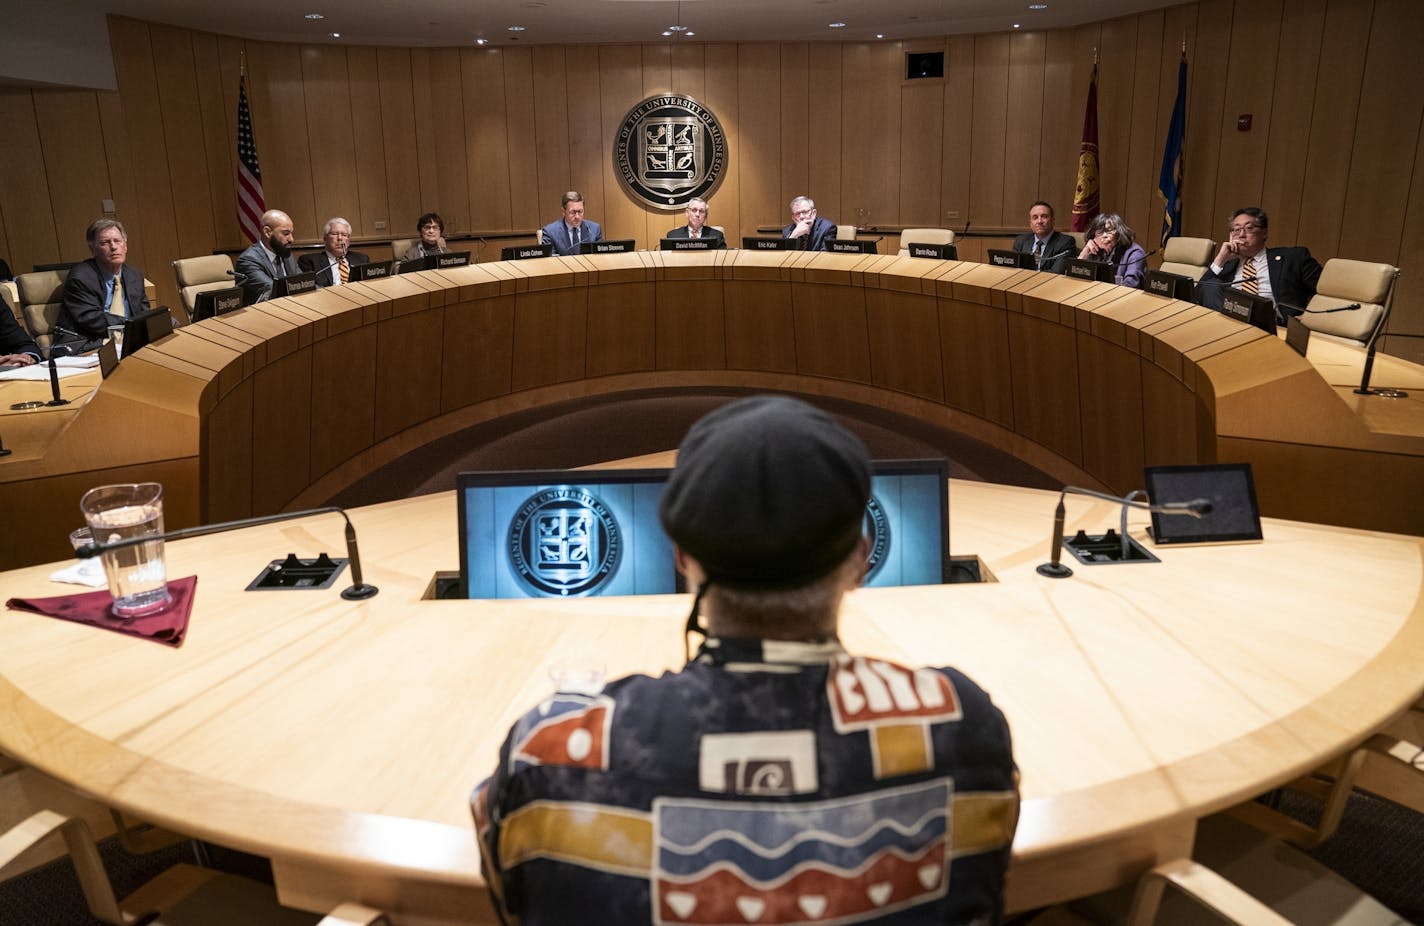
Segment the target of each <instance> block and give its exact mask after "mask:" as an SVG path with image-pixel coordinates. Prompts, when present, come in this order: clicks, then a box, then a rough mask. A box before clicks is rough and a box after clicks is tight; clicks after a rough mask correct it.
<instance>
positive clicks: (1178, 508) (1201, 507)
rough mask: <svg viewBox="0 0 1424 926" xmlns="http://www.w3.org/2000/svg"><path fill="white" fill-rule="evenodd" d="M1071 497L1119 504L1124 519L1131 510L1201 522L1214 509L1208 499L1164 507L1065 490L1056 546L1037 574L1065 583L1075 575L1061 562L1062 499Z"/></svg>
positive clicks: (1055, 517) (1055, 523)
mask: <svg viewBox="0 0 1424 926" xmlns="http://www.w3.org/2000/svg"><path fill="white" fill-rule="evenodd" d="M1134 494H1136V493H1134ZM1068 495H1087V496H1089V497H1091V498H1100V499H1102V500H1103V501H1105V502H1116V503H1117V504H1119V505H1122V506H1123V517H1124V518H1126V517H1127V509H1128V508H1137V509H1140V510H1142V511H1150V512H1152V513H1153V514H1185V515H1190V516H1191V517H1193V518H1200V517H1201V516H1202V515H1206V514H1211V509H1212V504H1211V501H1210V500H1209V499H1205V498H1194V499H1192V500H1191V501H1187V502H1164V503H1163V504H1161V505H1154V504H1151V503H1150V502H1139V501H1134V500H1133V499H1132V498H1131V497H1128V498H1122V497H1119V496H1117V495H1109V494H1108V493H1106V492H1094V491H1093V490H1092V489H1080V488H1078V487H1077V486H1064V487H1063V491H1062V492H1061V493H1060V494H1059V496H1058V507H1057V509H1055V510H1054V512H1053V544H1052V546H1051V547H1050V556H1049V560H1048V562H1046V563H1043V564H1042V565H1040V566H1039V567H1038V574H1039V575H1041V576H1048V577H1049V578H1050V579H1066V578H1068V577H1069V576H1071V575H1072V574H1073V570H1071V569H1069V568H1068V567H1067V566H1064V565H1063V564H1062V562H1061V560H1062V557H1063V517H1064V504H1063V499H1064V497H1065V496H1068ZM1124 535H1125V532H1124Z"/></svg>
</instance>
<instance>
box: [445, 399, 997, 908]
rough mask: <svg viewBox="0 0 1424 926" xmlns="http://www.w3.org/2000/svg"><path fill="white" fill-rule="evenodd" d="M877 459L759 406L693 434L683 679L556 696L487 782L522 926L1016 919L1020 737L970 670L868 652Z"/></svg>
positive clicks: (821, 416)
mask: <svg viewBox="0 0 1424 926" xmlns="http://www.w3.org/2000/svg"><path fill="white" fill-rule="evenodd" d="M869 497H870V464H869V460H868V457H867V455H866V451H865V447H864V445H862V444H861V442H860V441H859V440H858V439H857V438H856V437H855V436H854V435H852V434H851V433H850V432H848V431H846V430H845V429H843V428H842V427H841V426H840V425H839V424H837V423H836V421H835V419H833V418H832V417H831V416H829V415H827V414H826V413H824V412H822V411H819V410H817V409H815V408H813V407H811V406H809V405H807V404H805V403H803V402H800V401H797V400H794V399H788V398H783V397H777V396H758V397H754V398H750V399H744V400H741V401H737V402H733V403H731V404H729V405H725V406H723V407H722V408H720V409H718V410H716V411H714V412H712V413H711V414H709V415H707V416H706V417H705V418H703V419H702V420H701V421H699V422H697V424H695V425H694V426H693V427H692V429H691V430H690V431H689V432H688V435H687V438H686V439H685V440H684V441H683V444H682V447H681V448H680V449H679V450H678V459H677V467H676V469H674V471H673V473H672V476H671V478H670V479H669V481H668V483H667V486H666V488H665V490H664V492H663V496H662V500H661V503H660V514H661V516H662V522H663V527H664V528H665V529H666V530H667V532H668V534H669V536H670V537H671V538H672V540H673V541H674V543H675V544H676V549H677V561H678V568H679V569H681V570H682V571H683V573H684V574H685V575H686V576H687V578H688V579H689V581H690V582H691V583H692V584H693V585H694V586H695V587H696V589H697V598H696V603H695V604H694V606H693V613H692V617H691V618H690V619H689V624H690V626H695V623H696V621H697V619H698V615H699V613H701V614H702V615H703V616H705V617H706V620H707V639H706V642H705V643H703V645H702V647H701V650H700V651H699V652H698V654H697V656H696V658H695V659H693V660H692V661H690V662H689V663H688V665H687V666H686V667H685V668H684V669H683V670H682V671H680V672H677V673H667V674H664V675H663V676H662V677H661V678H649V677H647V676H642V675H635V676H630V677H628V678H624V679H620V680H618V681H615V682H612V683H610V684H609V685H607V686H606V687H605V688H604V689H603V690H602V691H600V692H598V693H596V694H568V693H561V694H556V695H554V696H552V697H550V698H548V699H546V700H545V701H544V702H543V703H542V704H540V705H539V706H538V707H537V708H536V709H535V710H533V711H531V712H530V713H528V714H526V715H525V716H524V717H523V718H522V719H521V720H519V722H517V723H516V724H515V725H514V728H513V729H512V730H511V731H510V734H509V737H508V739H506V741H505V744H504V748H503V749H502V750H501V753H500V761H499V766H498V767H497V768H496V770H495V773H494V775H493V776H492V777H491V778H490V779H489V780H488V781H486V782H484V783H483V784H482V785H481V786H480V787H479V788H477V789H476V790H475V793H474V795H473V797H472V807H473V811H474V816H475V824H476V830H477V832H478V836H479V841H480V848H481V854H482V856H483V859H484V870H485V877H486V880H487V881H488V883H489V885H490V891H491V893H492V895H493V897H494V900H495V906H496V908H497V909H498V910H499V911H500V913H501V915H502V916H503V917H504V918H505V921H506V922H515V921H518V922H521V923H524V924H530V926H532V924H539V923H551V924H552V923H575V922H577V923H582V924H593V923H609V924H614V923H616V924H629V923H654V922H656V923H681V922H687V923H753V922H758V923H814V922H827V921H830V922H837V923H869V922H876V923H902V922H903V923H910V922H914V923H927V922H933V923H962V924H968V923H976V924H977V923H984V924H989V923H997V922H999V920H1000V916H1001V912H1002V908H1003V891H1004V869H1005V867H1006V866H1007V864H1008V859H1009V844H1010V842H1011V840H1012V837H1013V831H1014V825H1015V822H1016V819H1017V814H1018V792H1017V783H1016V772H1015V770H1014V765H1013V758H1012V756H1011V753H1010V745H1009V730H1008V725H1007V724H1006V723H1005V721H1004V717H1003V714H1001V713H1000V712H999V710H998V709H997V708H995V707H994V705H993V704H992V703H991V702H990V700H989V697H988V695H987V694H985V693H984V691H983V690H982V689H980V688H979V687H978V686H977V685H975V684H974V683H973V682H972V681H970V680H969V679H968V678H967V677H965V676H964V675H962V674H960V673H959V672H957V671H955V670H954V669H925V668H921V669H915V668H909V667H904V666H898V665H895V664H893V663H889V662H886V661H883V660H878V659H867V658H863V657H858V656H852V655H850V654H849V653H847V652H846V651H845V650H844V649H843V648H842V647H841V645H840V643H839V641H838V640H837V637H836V627H837V615H838V612H839V609H840V602H841V597H842V596H843V595H844V594H845V592H847V591H849V590H851V589H853V588H855V587H856V586H857V585H859V584H860V581H861V578H862V577H863V576H864V574H865V570H866V555H867V552H868V549H867V542H866V540H865V538H864V537H863V535H862V531H861V525H862V522H863V520H864V517H865V510H866V503H867V501H868V500H869Z"/></svg>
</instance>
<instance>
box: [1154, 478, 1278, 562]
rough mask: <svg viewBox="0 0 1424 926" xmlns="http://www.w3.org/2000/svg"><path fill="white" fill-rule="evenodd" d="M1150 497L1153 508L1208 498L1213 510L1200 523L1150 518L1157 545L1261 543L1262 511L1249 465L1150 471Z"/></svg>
mask: <svg viewBox="0 0 1424 926" xmlns="http://www.w3.org/2000/svg"><path fill="white" fill-rule="evenodd" d="M1144 472H1145V474H1146V477H1147V497H1148V498H1149V499H1150V500H1151V502H1152V504H1154V505H1165V504H1167V503H1169V502H1190V501H1195V500H1196V499H1199V498H1204V499H1206V500H1207V501H1208V502H1210V503H1211V510H1210V511H1209V512H1207V513H1206V514H1204V515H1202V516H1201V517H1200V518H1193V517H1190V516H1188V515H1180V514H1156V513H1154V514H1153V515H1152V540H1153V541H1154V542H1155V543H1159V544H1169V543H1171V544H1183V543H1241V542H1247V541H1253V540H1260V539H1261V536H1262V535H1261V509H1260V507H1259V506H1257V504H1256V483H1255V480H1253V479H1252V478H1251V464H1250V463H1213V464H1206V465H1200V466H1149V467H1147V468H1146V470H1145V471H1144Z"/></svg>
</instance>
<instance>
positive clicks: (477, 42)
mask: <svg viewBox="0 0 1424 926" xmlns="http://www.w3.org/2000/svg"><path fill="white" fill-rule="evenodd" d="M488 42H489V39H475V44H476V45H484V44H487V43H488Z"/></svg>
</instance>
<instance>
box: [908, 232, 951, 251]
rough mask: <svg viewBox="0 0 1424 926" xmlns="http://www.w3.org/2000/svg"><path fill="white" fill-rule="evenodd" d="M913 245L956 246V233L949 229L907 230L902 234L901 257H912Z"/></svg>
mask: <svg viewBox="0 0 1424 926" xmlns="http://www.w3.org/2000/svg"><path fill="white" fill-rule="evenodd" d="M911 244H954V232H952V231H950V230H949V229H947V228H907V229H905V230H904V231H902V232H900V256H901V257H908V256H909V255H910V245H911Z"/></svg>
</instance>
